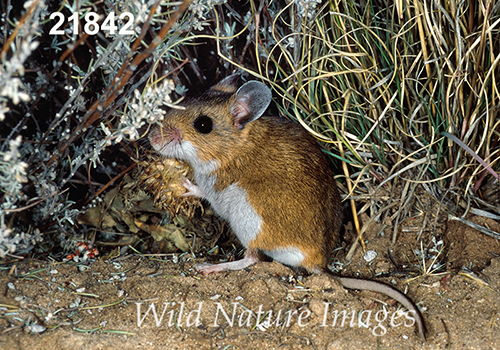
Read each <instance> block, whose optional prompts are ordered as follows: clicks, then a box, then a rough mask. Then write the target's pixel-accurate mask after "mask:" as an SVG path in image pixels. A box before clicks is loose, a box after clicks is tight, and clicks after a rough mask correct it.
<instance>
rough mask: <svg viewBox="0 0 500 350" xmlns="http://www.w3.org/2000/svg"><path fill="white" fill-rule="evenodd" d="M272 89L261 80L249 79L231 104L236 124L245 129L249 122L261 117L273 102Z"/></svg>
mask: <svg viewBox="0 0 500 350" xmlns="http://www.w3.org/2000/svg"><path fill="white" fill-rule="evenodd" d="M272 97H273V95H272V93H271V90H269V88H268V87H267V86H266V85H264V84H263V83H261V82H258V81H249V82H248V83H246V84H243V86H242V87H240V88H239V89H238V91H237V92H236V99H235V100H234V102H233V103H232V104H231V106H230V112H231V115H232V116H233V118H234V125H235V126H236V127H238V128H239V129H243V128H244V127H245V125H246V124H247V123H250V122H253V121H254V120H256V119H258V118H260V117H261V116H262V114H264V112H265V111H266V109H267V107H269V104H270V103H271V99H272Z"/></svg>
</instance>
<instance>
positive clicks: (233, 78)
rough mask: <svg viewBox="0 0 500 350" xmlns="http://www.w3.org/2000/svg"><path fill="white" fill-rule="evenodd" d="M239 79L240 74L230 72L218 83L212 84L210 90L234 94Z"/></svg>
mask: <svg viewBox="0 0 500 350" xmlns="http://www.w3.org/2000/svg"><path fill="white" fill-rule="evenodd" d="M240 80H241V74H239V73H235V74H231V75H230V76H228V77H225V78H224V79H222V80H221V81H219V83H218V84H216V85H214V86H212V87H211V88H210V90H214V91H221V92H227V93H230V94H234V93H235V92H236V90H237V89H238V85H239V83H240Z"/></svg>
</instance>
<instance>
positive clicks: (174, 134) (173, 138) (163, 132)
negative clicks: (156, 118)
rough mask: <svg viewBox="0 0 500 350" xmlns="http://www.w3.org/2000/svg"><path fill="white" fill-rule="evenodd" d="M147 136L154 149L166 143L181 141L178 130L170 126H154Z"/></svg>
mask: <svg viewBox="0 0 500 350" xmlns="http://www.w3.org/2000/svg"><path fill="white" fill-rule="evenodd" d="M148 138H149V142H150V143H151V146H153V148H154V149H155V150H159V149H161V148H162V147H164V146H165V145H167V144H170V143H174V144H175V143H176V144H179V143H181V141H182V135H181V132H180V130H179V129H177V128H175V127H172V126H163V127H158V128H154V129H153V130H151V131H150V132H149V136H148Z"/></svg>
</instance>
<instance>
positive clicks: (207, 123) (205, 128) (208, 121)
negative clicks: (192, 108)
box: [193, 115, 214, 134]
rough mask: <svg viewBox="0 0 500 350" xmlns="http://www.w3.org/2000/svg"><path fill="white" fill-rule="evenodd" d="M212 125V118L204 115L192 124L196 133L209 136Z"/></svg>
mask: <svg viewBox="0 0 500 350" xmlns="http://www.w3.org/2000/svg"><path fill="white" fill-rule="evenodd" d="M213 125H214V123H213V122H212V118H210V117H207V116H206V115H202V116H199V117H198V118H196V120H195V121H194V123H193V126H194V128H195V129H196V131H198V132H200V133H202V134H209V133H210V132H211V131H212V129H213Z"/></svg>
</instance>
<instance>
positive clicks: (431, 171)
mask: <svg viewBox="0 0 500 350" xmlns="http://www.w3.org/2000/svg"><path fill="white" fill-rule="evenodd" d="M294 11H296V10H295V7H294V6H293V5H291V6H289V7H288V8H284V9H283V11H282V12H281V14H280V16H278V17H276V18H274V20H273V35H274V37H275V39H276V42H277V43H276V45H273V46H271V45H267V46H265V45H263V46H262V47H261V48H260V49H261V50H262V51H265V52H266V55H267V61H266V62H264V63H263V65H262V71H263V74H262V75H263V77H262V78H263V79H264V80H267V81H268V82H269V83H271V84H272V85H273V87H274V89H275V91H276V92H277V93H278V94H279V95H280V96H281V101H280V102H281V106H282V112H283V113H284V114H286V115H288V116H289V117H290V118H293V119H296V120H297V121H298V122H300V123H301V124H302V125H304V127H306V128H307V129H308V130H309V131H310V132H311V133H312V134H313V135H315V136H316V137H317V138H318V139H319V140H321V141H323V142H324V143H325V148H326V149H327V151H328V152H329V154H330V155H331V156H332V157H334V158H337V159H339V160H341V161H343V162H345V164H347V166H344V167H343V171H344V178H343V179H340V181H341V182H342V183H343V184H345V185H346V187H345V188H344V191H345V192H346V194H347V195H348V196H349V197H350V198H358V199H362V198H363V199H365V200H369V201H370V206H371V208H370V209H371V213H372V214H376V213H378V212H380V211H383V210H384V207H386V206H388V205H393V204H394V203H398V204H399V206H398V210H397V211H396V213H392V212H391V215H392V216H391V219H392V221H393V222H395V223H396V225H395V228H394V234H393V240H395V239H396V233H397V232H398V229H399V227H398V224H399V223H401V222H402V221H403V220H404V218H405V217H408V216H415V215H419V214H418V212H419V211H420V212H422V211H423V210H422V208H419V206H418V204H419V203H418V201H416V200H415V194H416V193H417V192H418V191H422V190H424V191H427V192H428V193H430V194H431V195H432V197H433V198H434V199H435V200H436V201H437V202H439V203H440V206H441V210H443V211H444V212H446V213H453V214H454V215H462V216H465V215H466V214H467V212H468V210H469V209H470V208H471V207H482V208H484V201H480V200H479V199H483V200H485V201H486V202H488V203H490V206H489V207H488V208H487V209H488V210H491V211H494V212H496V213H499V212H500V211H499V210H498V207H496V206H497V205H498V201H499V197H498V169H499V164H498V159H499V147H498V141H499V140H498V136H499V130H500V128H499V124H500V118H498V106H499V105H500V94H499V90H498V86H497V81H498V79H499V78H498V75H499V73H500V72H499V67H498V63H499V61H500V31H499V28H500V3H496V2H487V1H479V2H473V3H465V2H453V1H452V2H446V3H443V4H442V3H440V2H437V1H432V2H421V1H416V2H412V3H410V4H408V3H406V2H405V3H402V2H401V3H400V2H396V3H392V2H385V1H370V2H367V3H364V2H361V3H358V2H351V1H338V0H337V1H331V2H329V3H326V4H325V5H324V6H323V7H322V8H321V9H320V10H319V11H318V12H317V13H316V15H315V16H314V17H313V19H312V20H302V21H300V22H299V23H293V21H292V20H290V19H293V18H295V17H294V13H293V12H294ZM285 29H286V30H285ZM488 186H489V187H490V188H489V190H488V193H483V192H482V189H485V188H487V187H488ZM381 189H384V190H383V191H380V190H381ZM386 193H389V194H390V196H389V198H388V200H383V199H379V198H378V197H380V196H381V194H386ZM483 194H484V195H483ZM420 214H422V213H420ZM431 223H432V221H431Z"/></svg>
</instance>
